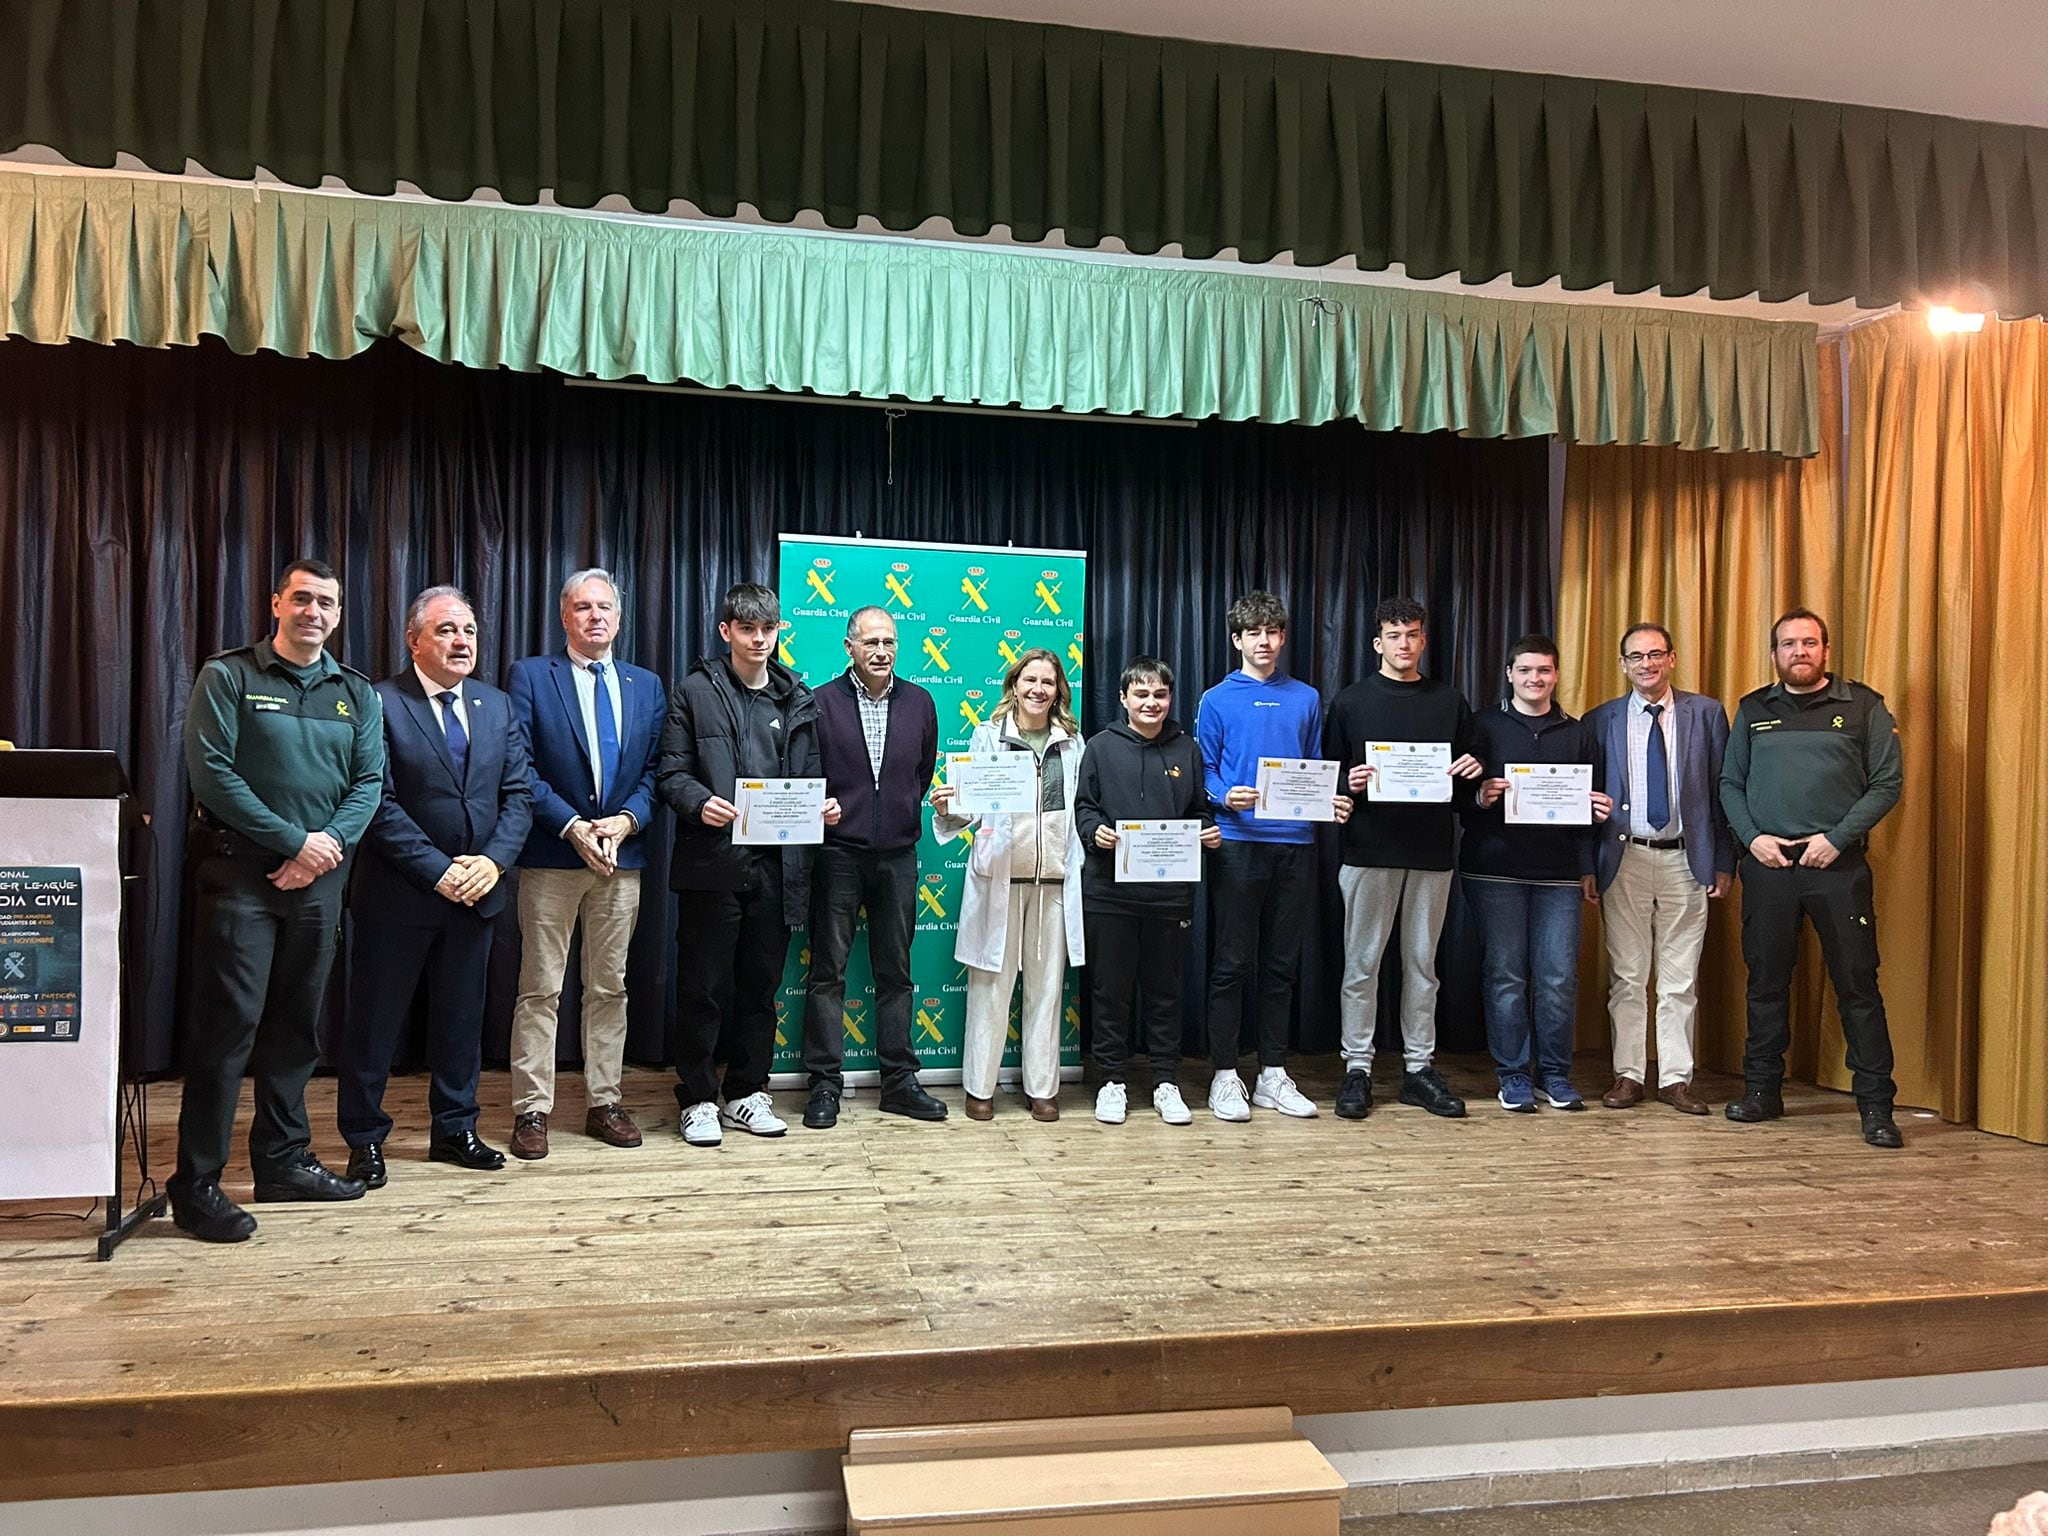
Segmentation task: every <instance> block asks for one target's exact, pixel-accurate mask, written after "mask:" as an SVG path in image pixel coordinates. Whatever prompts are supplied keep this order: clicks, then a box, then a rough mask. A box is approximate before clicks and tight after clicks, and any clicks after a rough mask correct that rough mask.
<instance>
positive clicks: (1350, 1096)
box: [1337, 1067, 1372, 1120]
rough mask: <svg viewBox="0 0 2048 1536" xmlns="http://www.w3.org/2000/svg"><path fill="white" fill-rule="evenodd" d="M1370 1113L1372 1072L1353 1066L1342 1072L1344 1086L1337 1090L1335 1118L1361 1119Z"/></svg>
mask: <svg viewBox="0 0 2048 1536" xmlns="http://www.w3.org/2000/svg"><path fill="white" fill-rule="evenodd" d="M1371 1113H1372V1074H1371V1073H1370V1072H1368V1071H1366V1070H1365V1068H1363V1067H1353V1068H1352V1069H1351V1070H1350V1071H1349V1072H1346V1073H1345V1074H1344V1086H1343V1087H1342V1088H1339V1089H1338V1090H1337V1118H1338V1119H1339V1120H1363V1119H1364V1118H1365V1117H1366V1116H1367V1115H1369V1114H1371Z"/></svg>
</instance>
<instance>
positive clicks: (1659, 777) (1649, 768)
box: [1643, 704, 1671, 831]
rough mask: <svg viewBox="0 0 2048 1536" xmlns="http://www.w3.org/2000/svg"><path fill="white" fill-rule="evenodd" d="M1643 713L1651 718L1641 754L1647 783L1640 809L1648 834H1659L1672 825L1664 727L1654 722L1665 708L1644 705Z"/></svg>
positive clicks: (1669, 770) (1669, 761) (1669, 774)
mask: <svg viewBox="0 0 2048 1536" xmlns="http://www.w3.org/2000/svg"><path fill="white" fill-rule="evenodd" d="M1643 713H1644V714H1646V715H1648V716H1649V717H1650V741H1649V746H1648V747H1647V748H1646V749H1645V751H1644V753H1643V775H1644V777H1646V778H1647V779H1649V781H1650V782H1649V783H1648V784H1646V785H1644V786H1643V791H1644V793H1643V805H1644V807H1645V808H1646V809H1647V810H1648V812H1649V819H1650V828H1651V830H1652V831H1662V830H1663V829H1664V828H1665V827H1667V826H1669V825H1670V824H1671V758H1670V756H1669V755H1668V754H1667V753H1666V752H1665V750H1664V723H1663V721H1661V720H1660V719H1658V718H1657V717H1658V716H1659V715H1661V714H1663V713H1664V706H1663V705H1662V704H1645V705H1644V706H1643Z"/></svg>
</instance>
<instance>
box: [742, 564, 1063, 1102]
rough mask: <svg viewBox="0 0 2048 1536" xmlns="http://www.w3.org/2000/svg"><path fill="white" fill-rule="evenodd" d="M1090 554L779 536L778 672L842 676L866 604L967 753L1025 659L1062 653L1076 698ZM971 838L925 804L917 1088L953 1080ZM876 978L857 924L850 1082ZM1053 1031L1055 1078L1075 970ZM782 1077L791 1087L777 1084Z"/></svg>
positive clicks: (788, 1038)
mask: <svg viewBox="0 0 2048 1536" xmlns="http://www.w3.org/2000/svg"><path fill="white" fill-rule="evenodd" d="M1087 575H1088V557H1087V556H1086V554H1084V553H1082V552H1081V551H1078V550H1052V549H1018V548H1015V547H1012V546H988V545H977V544H913V543H904V542H902V541H899V540H893V539H838V538H818V537H812V536H810V535H805V534H787V533H786V534H784V535H782V556H781V572H780V580H779V582H778V592H779V594H780V596H781V600H782V620H783V630H782V644H781V649H780V651H779V653H778V654H779V655H780V658H781V660H782V661H783V663H784V664H785V665H787V666H789V667H791V668H793V669H794V670H795V671H796V673H797V675H798V676H800V677H802V678H803V680H804V681H805V682H807V683H809V684H810V685H811V686H812V687H813V688H815V687H818V686H819V685H820V684H822V683H826V682H830V681H831V680H832V679H833V678H835V677H837V676H838V675H839V674H840V673H842V672H844V671H845V670H846V667H847V656H846V647H845V640H846V621H847V618H848V616H849V615H851V614H852V613H853V612H854V610H855V609H858V608H865V607H869V606H871V605H872V606H874V607H877V608H880V609H882V610H883V611H884V612H886V613H887V614H888V615H889V616H890V617H891V618H892V619H894V620H895V621H896V635H897V648H896V673H897V676H899V677H902V678H905V679H907V680H908V681H910V682H913V683H916V684H917V685H918V686H919V687H921V688H924V689H925V690H927V691H928V692H929V693H930V694H931V696H932V703H933V704H934V705H935V706H936V708H937V710H938V715H939V755H940V759H941V762H943V760H944V757H945V754H946V753H948V752H962V751H965V750H966V749H967V743H968V738H969V737H970V736H971V735H972V734H973V731H974V728H975V727H976V726H977V725H979V724H981V722H982V721H983V720H985V719H987V718H988V716H989V715H990V713H992V712H993V711H994V709H995V707H996V703H997V701H998V700H999V699H1000V698H1001V696H1002V688H1003V674H1004V673H1005V672H1006V671H1008V670H1009V667H1010V664H1011V663H1012V662H1013V661H1015V660H1016V658H1017V657H1018V656H1020V655H1021V654H1023V652H1025V651H1027V650H1030V649H1032V648H1034V647H1043V648H1045V649H1047V650H1050V651H1052V652H1053V653H1054V654H1055V655H1057V656H1059V657H1060V658H1061V660H1062V662H1063V664H1064V665H1065V668H1066V673H1067V680H1068V682H1069V683H1070V684H1072V686H1073V691H1074V698H1075V703H1076V707H1077V708H1078V707H1079V701H1080V697H1081V670H1082V668H1083V666H1085V665H1086V659H1087V651H1086V645H1085V639H1086V637H1085V635H1084V634H1083V631H1082V614H1083V612H1084V611H1085V608H1084V602H1083V599H1084V597H1085V595H1086V591H1087ZM968 847H969V843H968V839H966V838H964V837H963V838H958V839H955V840H954V841H953V842H951V843H945V844H941V843H939V842H938V841H937V840H936V839H934V838H933V836H932V831H931V815H930V811H929V808H927V810H926V814H925V825H924V834H923V836H922V837H921V838H920V839H919V840H918V845H917V868H918V887H917V929H916V936H915V938H914V939H913V940H912V942H911V946H910V973H911V982H912V999H911V1023H910V1043H911V1047H912V1048H913V1049H914V1050H915V1051H916V1052H917V1055H918V1059H919V1061H920V1063H921V1064H922V1067H923V1070H924V1072H925V1073H926V1074H927V1076H928V1080H930V1081H934V1082H947V1081H952V1082H957V1081H958V1080H959V1073H960V1041H961V1035H962V1033H963V1025H964V1023H965V1019H966V1014H967V968H966V967H965V966H963V965H961V964H960V963H959V962H958V961H957V960H955V959H954V958H953V940H954V933H955V930H956V929H957V927H958V925H959V912H960V892H961V887H962V885H963V884H964V882H965V878H966V877H965V868H966V863H967V852H968ZM809 966H810V945H809V942H808V939H807V936H806V934H805V933H804V932H803V930H801V929H799V930H798V931H797V934H796V936H795V938H794V939H793V940H792V942H791V943H790V946H789V960H788V963H787V965H786V967H785V969H784V971H783V978H782V989H781V992H780V993H779V995H778V1000H777V1004H776V1030H775V1067H774V1070H775V1072H776V1073H777V1074H778V1076H779V1077H780V1076H782V1075H783V1074H801V1073H802V1071H803V1019H804V984H805V979H806V977H807V975H808V972H809ZM874 998H875V989H874V974H873V971H872V969H871V966H870V963H869V959H868V939H867V925H866V924H865V923H863V924H861V926H860V928H859V929H858V930H857V932H856V936H855V938H854V943H853V953H852V955H851V957H850V958H849V960H848V962H847V972H846V1004H845V1019H844V1022H845V1027H846V1061H845V1066H846V1071H847V1074H848V1078H849V1080H850V1081H853V1082H873V1081H874V1080H875V1075H876V1061H875V1045H874V1035H873V1031H872V1026H871V1022H870V1021H871V1019H872V1015H873V1012H874ZM1017 1009H1018V1001H1017V999H1016V998H1013V999H1012V1001H1011V1017H1010V1033H1009V1040H1008V1043H1007V1044H1006V1046H1005V1048H1004V1053H1003V1077H1004V1080H1005V1081H1010V1080H1011V1079H1013V1078H1014V1076H1015V1072H1016V1068H1017V1064H1018V1049H1019V1035H1018V1021H1017ZM1060 1018H1061V1027H1060V1066H1061V1075H1062V1076H1066V1077H1075V1076H1078V1075H1079V1072H1080V1066H1081V1009H1080V981H1079V973H1078V972H1077V971H1074V970H1069V971H1068V973H1067V989H1066V996H1065V998H1064V999H1063V1001H1062V1005H1061V1010H1060ZM782 1080H783V1081H789V1080H790V1079H789V1078H788V1077H782Z"/></svg>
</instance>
